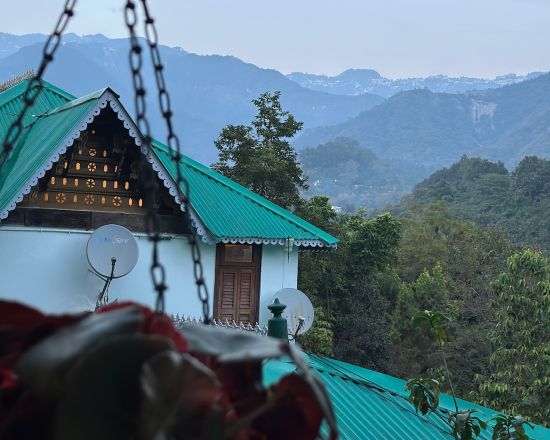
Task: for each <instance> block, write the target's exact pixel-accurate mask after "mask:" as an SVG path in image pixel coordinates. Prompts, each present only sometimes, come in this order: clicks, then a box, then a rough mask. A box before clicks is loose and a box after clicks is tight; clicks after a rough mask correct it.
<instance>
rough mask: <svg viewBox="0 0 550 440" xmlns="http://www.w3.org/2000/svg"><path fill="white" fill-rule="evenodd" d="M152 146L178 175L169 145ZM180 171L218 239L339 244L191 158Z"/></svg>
mask: <svg viewBox="0 0 550 440" xmlns="http://www.w3.org/2000/svg"><path fill="white" fill-rule="evenodd" d="M153 147H154V149H155V152H156V153H157V156H158V157H159V158H160V160H161V162H162V163H163V165H164V166H165V167H166V169H167V170H168V171H169V172H170V174H171V175H172V177H173V178H175V176H176V169H175V165H174V163H173V162H172V160H171V158H170V154H169V150H168V148H167V147H166V146H165V145H163V144H161V143H159V142H156V141H155V142H154V143H153ZM180 170H181V172H182V175H183V176H184V177H185V178H186V179H187V180H188V182H189V187H190V200H191V205H192V206H193V209H194V210H195V212H197V213H198V215H199V217H200V219H201V221H202V222H203V223H204V224H205V225H206V227H207V228H208V230H209V231H210V232H211V233H212V234H213V235H214V236H215V237H216V238H217V239H224V238H228V239H230V238H233V237H251V238H261V239H285V238H287V237H293V238H294V239H297V240H319V241H321V242H322V243H324V244H325V245H329V246H331V245H335V244H336V243H338V240H337V239H336V238H334V237H333V236H331V235H330V234H327V233H326V232H324V231H322V230H321V229H319V228H316V227H315V226H313V225H312V224H310V223H308V222H306V221H305V220H302V219H301V218H299V217H297V216H295V215H294V214H292V213H291V212H289V211H287V210H285V209H283V208H281V207H279V206H277V205H275V204H274V203H271V202H270V201H269V200H266V199H264V198H263V197H260V196H259V195H257V194H255V193H254V192H252V191H250V190H249V189H247V188H245V187H243V186H241V185H239V184H238V183H236V182H234V181H232V180H230V179H228V178H227V177H224V176H222V175H221V174H219V173H217V172H215V171H213V170H211V169H210V168H208V167H206V166H204V165H202V164H200V163H198V162H196V161H194V160H193V159H190V158H189V157H185V156H184V157H183V160H182V163H181V168H180Z"/></svg>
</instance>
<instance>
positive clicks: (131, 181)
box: [20, 125, 177, 213]
mask: <svg viewBox="0 0 550 440" xmlns="http://www.w3.org/2000/svg"><path fill="white" fill-rule="evenodd" d="M139 154H140V153H139V152H138V151H137V149H136V147H135V145H133V143H132V140H131V139H130V138H129V137H128V136H125V135H124V134H122V133H121V132H120V131H117V130H114V129H113V127H111V126H104V125H103V126H102V125H99V126H96V127H95V128H91V129H90V130H89V131H87V132H84V133H83V134H82V136H81V137H80V139H79V140H78V141H76V142H75V145H74V146H73V147H72V148H71V149H69V150H68V151H67V153H66V154H65V155H63V156H62V157H60V159H59V161H58V162H57V163H55V164H54V166H53V167H52V169H51V170H50V171H48V172H47V173H46V176H45V177H44V178H42V179H41V180H40V182H39V183H38V185H37V186H36V187H35V188H33V190H32V191H31V192H30V193H29V194H28V195H26V196H25V198H24V199H23V201H22V202H21V204H20V207H22V208H46V209H63V210H65V209H71V210H87V211H114V212H125V213H145V206H144V200H143V197H142V195H141V191H140V180H139V179H140V177H139ZM153 203H154V206H155V208H157V209H159V210H161V211H164V212H170V213H173V212H177V210H174V207H175V205H174V203H173V202H172V201H171V199H170V198H168V197H165V198H164V199H163V197H162V195H159V196H158V200H154V201H153Z"/></svg>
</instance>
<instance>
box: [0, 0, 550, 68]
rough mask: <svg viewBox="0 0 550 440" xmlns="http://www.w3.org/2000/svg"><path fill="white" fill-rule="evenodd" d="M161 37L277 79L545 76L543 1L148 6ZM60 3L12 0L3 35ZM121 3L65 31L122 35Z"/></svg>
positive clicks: (548, 58) (548, 53) (0, 23)
mask: <svg viewBox="0 0 550 440" xmlns="http://www.w3.org/2000/svg"><path fill="white" fill-rule="evenodd" d="M149 3H150V8H151V10H152V12H153V13H154V15H155V16H156V17H157V19H158V26H159V34H160V40H161V42H162V43H163V44H167V45H170V46H181V47H183V48H184V49H186V50H188V51H190V52H195V53H200V54H228V55H235V56H237V57H239V58H242V59H243V60H245V61H249V62H252V63H254V64H257V65H259V66H261V67H272V68H275V69H278V70H280V71H282V72H284V73H289V72H292V71H307V72H312V73H325V74H336V73H339V72H341V71H343V70H345V69H347V68H349V67H355V68H373V69H376V70H378V71H379V72H380V73H381V74H383V75H385V76H388V77H393V78H395V77H405V76H427V75H432V74H438V73H443V74H447V75H468V76H483V77H492V76H495V75H498V74H503V73H508V72H515V73H526V72H529V71H535V70H550V0H416V1H415V0H338V1H330V2H329V1H325V0H316V1H313V0H279V1H273V0H149ZM63 4H64V1H62V0H17V1H14V2H10V5H9V7H7V8H6V6H5V5H4V8H3V9H2V15H1V16H0V31H2V32H10V33H15V34H23V33H30V32H42V33H48V32H50V30H51V29H52V27H53V25H54V23H55V20H56V17H57V15H58V12H59V10H60V9H61V7H62V5H63ZM123 4H124V0H80V2H79V3H78V5H77V15H76V17H75V18H74V21H73V22H72V24H71V26H70V28H69V31H70V32H76V33H78V34H95V33H102V34H105V35H107V36H109V37H123V36H126V29H125V28H124V26H123V21H122V6H123Z"/></svg>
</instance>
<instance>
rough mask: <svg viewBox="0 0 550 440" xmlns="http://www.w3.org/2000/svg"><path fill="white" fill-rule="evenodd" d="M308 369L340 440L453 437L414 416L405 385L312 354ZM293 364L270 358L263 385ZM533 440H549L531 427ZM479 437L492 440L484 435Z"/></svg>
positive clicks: (438, 422) (446, 400)
mask: <svg viewBox="0 0 550 440" xmlns="http://www.w3.org/2000/svg"><path fill="white" fill-rule="evenodd" d="M307 359H308V363H309V366H310V367H311V368H312V369H313V371H314V372H316V374H317V375H318V377H319V378H320V379H321V381H322V382H323V383H324V384H325V386H326V388H327V391H328V393H329V395H330V397H331V401H332V404H333V407H334V411H335V413H336V421H337V425H338V429H339V431H340V439H343V440H364V439H380V440H385V439H396V440H397V439H403V440H420V439H426V440H432V439H434V440H436V439H442V440H449V439H452V438H453V436H452V434H451V431H450V428H449V426H448V425H447V424H446V423H445V422H444V421H443V420H442V419H441V418H440V417H438V416H437V415H435V414H430V415H429V416H427V417H423V416H422V415H419V414H416V412H415V410H414V407H413V406H412V405H411V404H410V403H409V402H408V401H407V400H406V399H407V395H408V394H407V393H406V392H405V383H406V382H405V381H404V380H401V379H398V378H396V377H392V376H388V375H386V374H382V373H378V372H375V371H372V370H368V369H366V368H361V367H358V366H356V365H352V364H348V363H345V362H341V361H337V360H335V359H330V358H325V357H321V356H316V355H308V356H307ZM293 365H294V364H292V362H291V361H290V360H288V359H286V360H270V361H267V362H266V363H265V364H264V382H265V383H266V385H270V384H272V383H274V382H276V381H278V380H279V379H280V378H281V377H282V376H283V375H284V374H288V372H289V371H291V369H292V366H293ZM458 405H459V408H460V409H461V410H467V409H477V410H478V411H479V413H477V415H479V416H480V417H481V418H482V419H484V420H489V419H491V418H492V417H494V416H496V415H497V414H498V413H497V412H496V411H494V410H492V409H489V408H485V407H482V406H480V405H476V404H473V403H471V402H467V401H465V400H461V399H458ZM440 408H441V409H442V410H443V411H442V412H441V413H440V415H441V417H442V418H443V419H445V418H446V415H445V413H446V411H448V410H454V404H453V401H452V397H451V396H449V395H447V394H443V395H442V396H441V402H440ZM527 431H528V432H527V433H528V435H529V436H530V438H532V439H534V440H550V429H547V428H544V427H542V426H535V428H534V429H533V430H530V429H529V428H527ZM478 438H479V439H490V438H491V435H490V433H489V432H488V431H487V432H485V433H482V435H481V436H480V437H478Z"/></svg>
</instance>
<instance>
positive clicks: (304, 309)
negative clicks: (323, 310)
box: [271, 288, 314, 335]
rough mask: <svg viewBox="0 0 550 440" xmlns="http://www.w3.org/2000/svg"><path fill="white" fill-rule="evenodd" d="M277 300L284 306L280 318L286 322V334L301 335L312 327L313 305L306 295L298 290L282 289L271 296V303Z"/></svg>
mask: <svg viewBox="0 0 550 440" xmlns="http://www.w3.org/2000/svg"><path fill="white" fill-rule="evenodd" d="M275 298H278V299H279V301H280V302H281V303H283V304H286V309H285V310H284V312H283V314H282V316H283V318H285V319H286V320H287V322H288V333H289V334H291V335H296V334H298V335H302V334H304V333H305V332H307V331H308V330H309V329H310V328H311V326H312V325H313V319H314V314H313V304H311V301H310V300H309V298H308V297H307V296H306V294H305V293H304V292H302V291H300V290H298V289H290V288H287V289H282V290H279V291H278V292H277V293H276V294H275V295H273V299H272V301H271V302H272V303H273V301H274V300H275Z"/></svg>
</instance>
